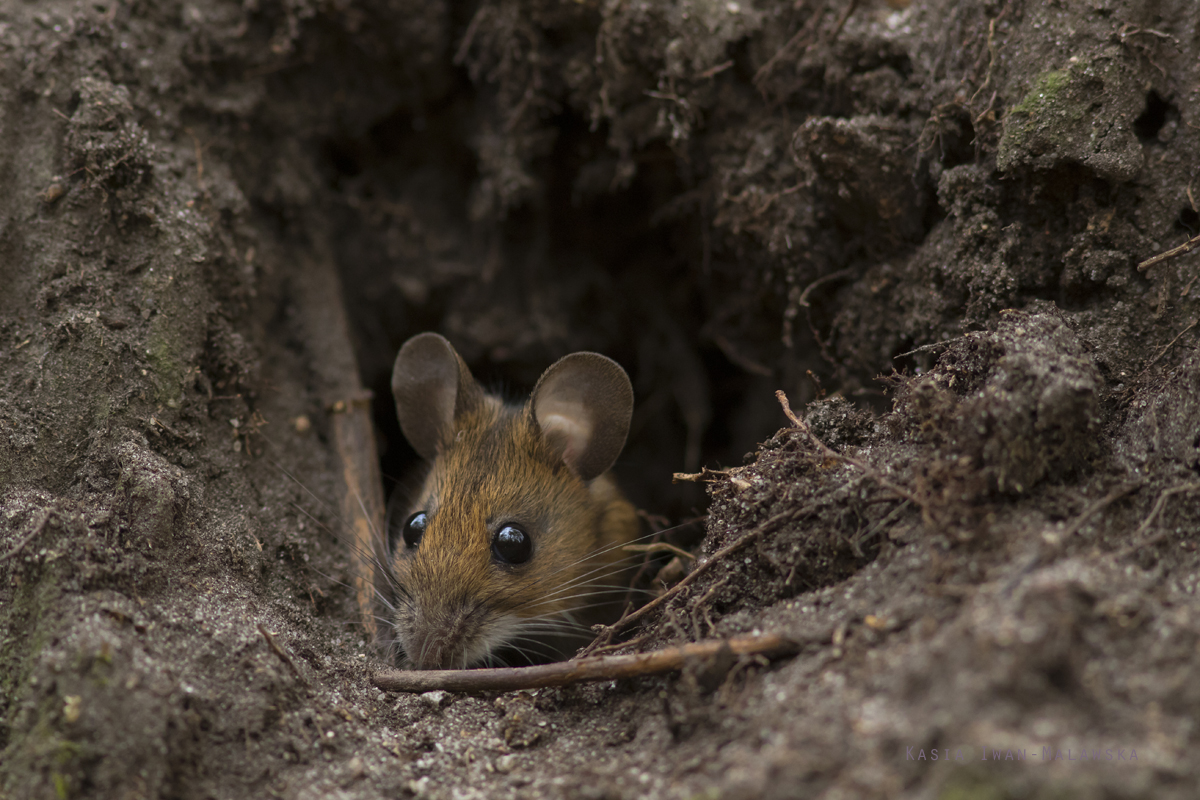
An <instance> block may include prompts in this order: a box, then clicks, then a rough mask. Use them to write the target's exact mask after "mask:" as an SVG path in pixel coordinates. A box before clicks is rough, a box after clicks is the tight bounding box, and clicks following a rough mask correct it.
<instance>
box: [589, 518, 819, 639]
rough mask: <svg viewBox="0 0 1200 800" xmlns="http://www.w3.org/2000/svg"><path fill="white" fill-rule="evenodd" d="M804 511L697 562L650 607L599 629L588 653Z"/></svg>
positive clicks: (774, 520) (771, 523)
mask: <svg viewBox="0 0 1200 800" xmlns="http://www.w3.org/2000/svg"><path fill="white" fill-rule="evenodd" d="M807 508H808V506H805V508H802V509H800V510H798V511H785V512H783V513H781V514H776V515H775V516H773V517H771V518H770V519H769V520H767V521H766V522H764V523H763V524H762V525H760V526H759V527H758V528H756V529H754V530H753V531H751V532H750V533H747V534H746V535H745V536H743V537H742V538H740V539H738V540H737V541H736V542H733V543H732V544H727V545H725V546H724V547H722V548H721V549H720V550H718V551H717V552H715V553H713V554H712V555H711V556H706V557H703V558H701V559H699V560H698V561H697V562H696V568H695V569H693V570H692V571H691V572H689V573H688V574H687V575H685V576H684V577H683V580H681V581H679V583H677V584H675V585H674V586H672V587H671V588H670V589H668V590H667V591H665V592H663V593H662V594H660V595H659V596H658V597H656V598H654V599H653V600H651V601H650V602H649V603H646V605H644V606H642V607H641V608H639V609H638V610H637V611H634V612H633V613H632V614H627V615H625V616H623V617H621V618H620V619H619V620H617V621H616V622H614V623H613V624H612V625H605V626H602V627H601V629H600V635H599V636H597V637H596V641H595V642H592V645H589V647H588V649H589V650H590V649H591V648H592V646H593V645H596V644H597V643H599V642H600V641H601V639H603V640H604V642H605V643H607V642H608V641H609V640H611V639H612V637H613V635H614V634H616V633H619V632H620V631H622V630H624V629H625V628H627V627H628V626H629V625H630V624H631V623H633V622H636V621H637V620H639V619H641V618H642V617H644V616H646V615H647V614H649V613H650V612H651V611H653V610H654V609H656V608H658V607H659V606H661V605H662V604H663V603H665V602H667V601H668V600H670V599H671V598H672V597H674V596H675V595H677V594H679V593H680V592H682V591H683V590H684V589H686V588H687V587H688V586H689V585H691V584H692V583H694V582H695V581H696V579H697V578H699V577H700V576H701V575H703V574H704V573H705V572H707V571H708V570H709V568H711V567H712V566H713V565H714V564H717V563H719V562H720V561H721V560H722V559H724V558H725V557H726V556H728V555H730V554H731V553H736V552H737V551H738V550H741V549H742V548H743V547H745V546H746V545H749V544H753V543H754V542H757V541H758V540H759V539H761V538H762V537H763V536H765V535H766V534H768V533H774V532H775V531H776V530H778V529H779V528H782V527H783V526H784V524H785V523H788V522H791V521H792V520H793V519H794V518H795V517H797V516H799V515H800V514H802V513H803V512H804V511H805V510H807ZM593 630H594V629H593Z"/></svg>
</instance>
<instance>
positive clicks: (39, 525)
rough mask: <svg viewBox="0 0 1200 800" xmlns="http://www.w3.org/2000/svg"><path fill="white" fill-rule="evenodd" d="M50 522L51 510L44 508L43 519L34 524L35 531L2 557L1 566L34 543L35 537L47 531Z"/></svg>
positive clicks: (26, 535) (0, 559)
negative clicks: (44, 530)
mask: <svg viewBox="0 0 1200 800" xmlns="http://www.w3.org/2000/svg"><path fill="white" fill-rule="evenodd" d="M49 521H50V509H48V508H43V509H42V514H41V517H39V518H38V521H37V522H36V523H35V524H34V526H33V530H31V531H30V532H29V533H27V534H25V538H24V539H22V540H21V541H19V542H17V546H16V547H14V548H13V549H12V550H9V551H8V552H7V553H5V554H4V555H2V556H0V564H3V563H4V562H5V561H8V560H9V559H10V558H12V557H13V556H15V555H16V554H17V553H20V552H21V551H22V550H23V549H25V545H27V544H29V543H30V542H32V541H33V538H34V537H35V536H37V535H38V534H39V533H41V532H42V530H43V529H45V527H46V523H47V522H49Z"/></svg>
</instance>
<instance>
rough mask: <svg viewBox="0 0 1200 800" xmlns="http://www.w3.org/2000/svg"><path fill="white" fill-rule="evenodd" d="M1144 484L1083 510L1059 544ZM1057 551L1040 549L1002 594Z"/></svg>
mask: <svg viewBox="0 0 1200 800" xmlns="http://www.w3.org/2000/svg"><path fill="white" fill-rule="evenodd" d="M1143 483H1144V482H1143V481H1140V480H1137V481H1134V482H1132V483H1127V484H1125V485H1124V486H1120V487H1117V488H1116V489H1114V490H1113V491H1111V492H1109V493H1108V494H1106V495H1105V496H1104V497H1101V498H1100V499H1099V500H1097V501H1096V502H1094V503H1092V504H1091V505H1090V506H1088V507H1087V508H1085V509H1084V510H1083V513H1082V514H1080V515H1079V516H1078V517H1076V518H1075V519H1074V521H1072V522H1071V524H1070V525H1068V526H1067V527H1066V528H1065V529H1064V530H1063V532H1062V536H1061V537H1060V539H1059V543H1060V544H1061V543H1062V542H1065V541H1066V540H1067V539H1070V538H1071V537H1072V536H1074V535H1075V534H1077V533H1079V531H1080V530H1082V529H1083V526H1084V525H1086V524H1087V522H1088V520H1089V519H1091V518H1092V517H1093V516H1095V515H1096V514H1098V513H1099V512H1101V511H1103V510H1104V509H1106V508H1108V507H1109V506H1110V505H1112V504H1113V503H1115V502H1116V501H1118V500H1120V499H1121V498H1122V497H1124V496H1125V495H1127V494H1129V493H1131V492H1135V491H1137V490H1138V489H1140V488H1142V485H1143ZM1056 549H1057V548H1039V549H1038V550H1037V551H1036V552H1035V553H1034V554H1033V555H1031V556H1029V558H1028V559H1026V561H1025V563H1024V564H1023V565H1022V566H1021V567H1020V568H1018V569H1017V570H1016V572H1014V573H1013V574H1012V576H1011V577H1010V578H1009V579H1008V580H1007V581H1006V582H1005V584H1004V587H1003V588H1002V589H1001V590H1000V594H1001V595H1003V596H1005V597H1007V596H1008V595H1010V594H1012V591H1013V589H1015V588H1017V585H1018V584H1020V583H1021V581H1023V580H1025V578H1026V577H1028V576H1029V574H1030V573H1031V572H1033V571H1034V570H1035V569H1037V568H1038V567H1040V566H1042V565H1043V564H1045V563H1047V562H1049V561H1050V560H1052V559H1053V558H1054V553H1055V551H1056Z"/></svg>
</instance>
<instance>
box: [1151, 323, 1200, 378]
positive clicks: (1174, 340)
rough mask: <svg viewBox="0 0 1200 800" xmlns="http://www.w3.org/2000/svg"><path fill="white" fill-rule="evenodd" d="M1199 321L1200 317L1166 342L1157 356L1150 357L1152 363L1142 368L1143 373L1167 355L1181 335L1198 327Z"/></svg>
mask: <svg viewBox="0 0 1200 800" xmlns="http://www.w3.org/2000/svg"><path fill="white" fill-rule="evenodd" d="M1197 322H1200V319H1194V320H1192V324H1191V325H1188V326H1187V327H1186V328H1184V329H1183V330H1181V331H1180V332H1179V333H1177V334H1176V335H1175V338H1174V339H1172V340H1171V341H1169V342H1167V343H1166V344H1165V345H1164V346H1163V348H1162V349H1161V350H1159V351H1158V354H1157V355H1156V356H1154V358H1152V359H1150V363H1149V364H1147V365H1146V367H1145V369H1143V370H1142V372H1143V373H1145V371H1146V370H1148V369H1150V368H1151V367H1153V366H1154V363H1155V362H1156V361H1158V360H1159V359H1160V358H1162V357H1163V356H1165V355H1166V354H1167V351H1168V350H1170V349H1171V348H1172V347H1173V346H1174V345H1175V343H1176V342H1178V341H1179V338H1180V337H1181V336H1183V335H1184V334H1185V333H1187V332H1188V331H1190V330H1191V329H1192V328H1194V327H1196V323H1197ZM1139 377H1140V376H1139Z"/></svg>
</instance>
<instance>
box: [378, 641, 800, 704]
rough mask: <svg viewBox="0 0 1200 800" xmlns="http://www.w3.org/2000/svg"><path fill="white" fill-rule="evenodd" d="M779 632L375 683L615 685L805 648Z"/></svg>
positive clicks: (460, 687) (388, 675)
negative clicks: (704, 663) (726, 655)
mask: <svg viewBox="0 0 1200 800" xmlns="http://www.w3.org/2000/svg"><path fill="white" fill-rule="evenodd" d="M808 643H810V642H799V641H795V640H792V639H787V638H785V637H783V636H780V635H779V634H774V633H768V634H763V635H761V636H745V637H741V638H738V639H728V640H720V641H707V642H695V643H693V644H686V645H683V646H681V647H668V648H665V649H663V650H653V651H651V652H649V653H636V654H634V655H625V656H593V657H591V658H576V659H572V660H570V661H558V662H555V663H553V664H540V665H538V666H534V667H509V668H504V669H435V670H397V669H388V670H381V671H379V672H376V673H375V674H374V675H373V676H372V677H371V681H372V682H373V683H374V684H375V685H376V686H377V687H379V688H380V689H384V690H386V691H389V692H430V691H434V690H437V689H441V690H444V691H450V692H479V691H501V692H511V691H516V690H518V689H541V688H543V687H547V686H568V685H570V684H573V683H582V682H587V681H611V680H616V679H618V678H633V677H638V676H641V675H659V674H661V673H664V672H673V671H675V670H679V669H682V668H683V666H684V664H685V663H687V662H688V661H690V660H698V659H709V658H713V657H714V656H717V655H718V654H720V653H722V652H725V651H728V652H730V653H732V654H734V655H739V656H741V655H763V656H766V657H767V658H778V657H781V656H789V655H795V654H796V653H798V652H799V651H800V649H801V647H802V646H803V645H804V644H808Z"/></svg>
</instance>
